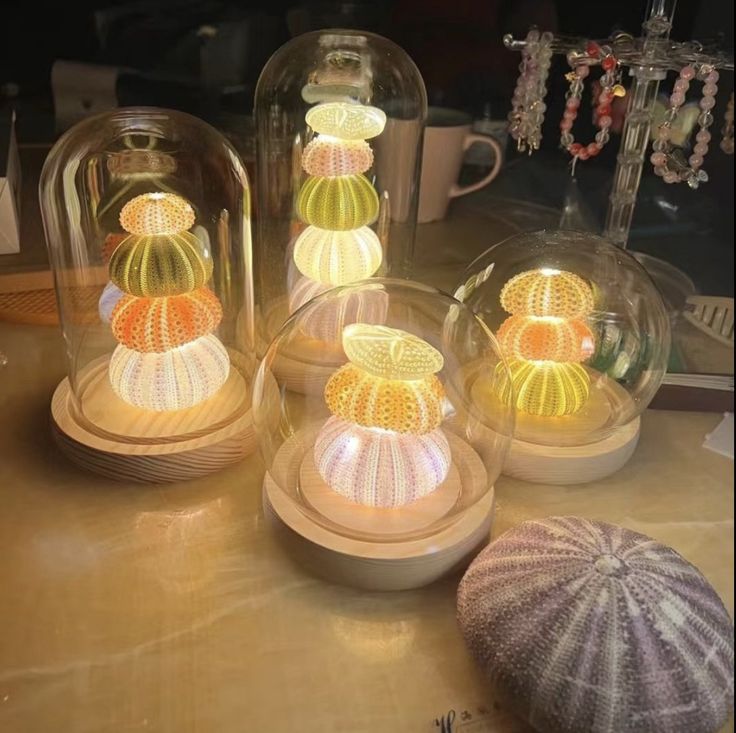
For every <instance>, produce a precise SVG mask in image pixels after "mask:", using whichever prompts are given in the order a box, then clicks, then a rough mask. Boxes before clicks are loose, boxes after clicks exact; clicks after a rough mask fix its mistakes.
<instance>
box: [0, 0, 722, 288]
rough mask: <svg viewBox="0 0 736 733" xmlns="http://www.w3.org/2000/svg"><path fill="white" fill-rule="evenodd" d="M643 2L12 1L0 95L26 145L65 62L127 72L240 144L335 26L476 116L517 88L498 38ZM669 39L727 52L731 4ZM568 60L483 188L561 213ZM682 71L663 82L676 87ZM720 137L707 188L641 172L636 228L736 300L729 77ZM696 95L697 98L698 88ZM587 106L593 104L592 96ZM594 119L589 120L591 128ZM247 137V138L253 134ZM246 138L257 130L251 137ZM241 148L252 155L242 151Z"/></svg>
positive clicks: (127, 79)
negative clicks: (395, 53) (269, 66)
mask: <svg viewBox="0 0 736 733" xmlns="http://www.w3.org/2000/svg"><path fill="white" fill-rule="evenodd" d="M646 10H647V3H646V2H643V1H641V0H634V1H631V0H626V1H625V2H621V0H618V1H613V0H586V1H584V2H583V1H581V0H373V1H370V2H350V3H326V2H311V3H310V2H307V3H303V4H301V5H300V4H295V3H294V2H284V0H269V1H265V0H261V1H260V2H253V3H247V2H241V3H238V2H225V1H222V0H165V1H159V2H143V1H138V2H132V3H131V2H113V3H100V2H99V0H98V1H97V2H94V1H92V0H83V1H82V2H76V3H70V4H61V3H57V4H52V5H46V4H44V5H43V6H41V5H40V4H39V3H37V2H32V1H29V2H26V3H18V4H16V5H15V6H14V7H12V8H9V9H7V8H6V9H5V10H4V16H5V17H4V26H5V33H4V39H3V44H2V52H1V53H2V54H3V58H2V61H1V62H0V104H1V105H2V106H3V107H4V108H8V107H13V108H14V109H15V110H16V113H17V115H18V123H17V126H18V136H19V139H20V141H21V142H26V143H35V142H51V141H52V140H53V139H54V138H55V137H56V136H57V135H58V132H59V130H58V127H59V126H58V124H56V122H55V117H54V105H53V96H52V92H51V84H50V77H51V69H52V65H53V64H54V62H55V61H57V60H59V59H62V60H72V61H82V62H86V63H93V64H100V65H105V66H110V65H112V66H118V67H121V68H122V69H123V72H122V73H121V75H120V77H119V80H118V84H117V98H118V101H119V103H120V104H121V105H129V104H130V105H132V104H150V105H156V106H161V107H171V108H177V109H183V110H186V111H189V112H191V113H193V114H196V115H198V116H200V117H202V118H204V119H206V120H208V121H209V122H211V123H212V124H214V125H215V126H218V127H220V129H223V131H225V132H226V134H227V133H230V136H231V139H233V137H238V135H239V134H240V133H243V139H245V138H247V135H248V134H250V135H251V137H252V133H246V131H247V130H248V129H252V128H249V122H248V117H249V116H250V115H251V114H252V104H253V102H252V100H253V92H254V88H255V83H256V80H257V78H258V74H259V72H260V70H261V68H262V67H263V65H264V63H265V62H266V61H267V60H268V58H269V56H270V54H271V53H272V52H273V51H275V50H276V49H277V48H278V47H279V46H281V45H282V44H283V43H284V42H286V41H287V40H288V39H289V38H290V37H293V36H294V35H297V34H299V33H300V32H304V31H307V30H313V29H318V28H325V27H345V28H361V29H363V30H372V31H375V32H378V33H380V34H382V35H385V36H387V37H389V38H391V39H393V40H395V41H396V42H397V43H398V44H399V45H401V46H402V47H403V48H404V49H406V51H407V52H408V53H409V55H410V56H411V57H412V58H413V59H414V61H415V62H416V63H417V65H418V67H419V69H420V71H421V72H422V75H423V77H424V79H425V82H426V85H427V93H428V97H429V102H430V104H433V105H441V106H446V107H454V108H458V109H462V110H465V111H467V112H469V113H471V114H472V115H473V116H474V117H476V118H477V117H479V116H480V115H481V112H482V110H483V109H484V108H486V109H487V108H490V110H491V112H492V116H493V117H494V118H504V117H505V116H506V115H507V113H508V110H509V100H510V97H511V94H512V92H513V88H514V85H515V83H516V76H517V73H518V68H517V67H518V63H519V56H518V54H516V53H512V52H509V51H507V50H506V49H505V48H504V47H503V44H502V41H501V38H502V36H503V34H504V33H506V32H511V33H514V34H515V35H517V36H522V37H523V36H524V35H525V34H526V32H527V30H528V27H529V26H530V25H532V24H536V25H538V26H539V27H540V28H542V29H548V30H552V31H558V32H561V33H565V34H574V35H580V36H584V37H589V38H604V37H606V36H608V35H609V34H610V32H611V31H612V30H615V29H626V30H629V31H631V32H633V33H638V32H639V31H640V27H641V22H642V19H643V17H644V15H645V13H646ZM672 38H674V39H677V40H685V39H692V38H696V39H698V40H701V41H704V40H711V39H713V40H718V41H719V42H720V43H721V45H722V46H723V47H724V48H725V49H727V50H732V49H733V2H730V1H729V0H680V1H679V2H678V4H677V12H676V19H675V26H674V29H673V32H672ZM566 70H567V66H566V63H565V59H564V58H561V57H556V59H555V63H554V65H553V68H552V71H551V73H550V80H549V84H548V86H549V94H548V97H547V104H548V108H549V109H548V112H547V115H546V120H545V126H544V139H543V149H542V151H540V153H538V154H537V155H536V156H534V157H533V159H532V160H531V161H526V160H525V161H523V165H520V164H521V163H522V161H520V160H519V158H518V156H517V154H516V153H515V151H513V150H509V151H508V160H509V164H508V165H507V166H506V168H505V170H504V173H502V175H501V176H500V177H499V178H498V179H497V181H495V182H494V183H493V184H492V186H491V187H490V188H489V189H488V191H492V192H493V193H494V195H496V194H499V193H500V195H505V196H513V197H517V198H520V199H524V200H533V201H534V202H535V203H541V204H545V205H548V206H552V207H556V208H561V207H562V205H563V203H564V196H565V192H566V190H567V188H568V186H567V181H569V169H568V160H569V159H568V157H567V156H566V155H565V154H564V153H563V152H562V151H560V150H559V148H558V143H559V127H558V122H559V119H560V117H561V114H562V110H563V105H564V93H565V90H566V87H567V82H566V81H565V79H564V73H565V71H566ZM673 80H674V75H672V74H671V75H670V78H669V80H668V82H665V83H664V84H663V85H662V91H663V92H665V93H666V92H667V91H668V87H669V86H671V84H672V82H673ZM719 86H720V91H719V95H718V106H717V107H716V109H715V110H714V114H715V118H716V123H715V124H714V126H713V128H712V131H713V132H714V142H713V144H712V145H711V152H710V154H709V156H708V158H707V159H706V163H705V166H704V168H705V169H706V170H707V171H708V173H709V175H710V177H711V181H710V182H709V183H708V184H706V185H705V186H702V187H701V188H700V189H699V190H698V191H697V192H692V191H690V190H688V189H687V187H686V186H684V185H680V186H665V185H664V184H663V183H662V182H661V181H660V180H658V179H656V178H655V177H654V176H653V174H652V173H651V166H649V165H648V164H647V165H646V168H645V174H644V177H643V180H642V186H641V191H640V196H639V202H638V205H637V212H636V217H635V221H634V227H633V228H632V242H634V243H635V246H636V247H637V248H638V249H641V250H642V251H646V252H649V253H650V254H655V255H656V256H658V257H661V258H663V259H666V260H668V261H670V262H673V263H674V264H676V265H677V266H678V267H679V268H681V269H682V270H684V271H685V272H687V273H688V274H690V275H691V276H692V277H693V279H694V280H696V285H697V286H698V287H699V288H700V290H701V291H702V292H707V293H708V294H719V295H732V294H733V274H732V273H733V237H734V231H733V200H734V193H733V158H732V157H729V156H726V155H724V154H723V153H722V152H721V151H720V149H719V148H718V140H719V139H720V128H721V126H722V120H723V112H724V109H725V104H726V101H727V98H728V92H730V91H731V90H732V89H733V75H732V73H724V74H723V75H722V79H721V81H720V84H719ZM694 91H695V94H694V95H693V98H694V99H697V92H698V89H697V87H696V88H695V90H694ZM584 101H585V100H584ZM586 126H587V129H586ZM594 132H595V130H594V129H593V127H592V122H591V120H590V115H581V116H580V119H579V120H578V123H577V124H576V128H575V134H576V138H578V139H581V140H587V139H592V136H593V134H594ZM619 142H620V137H617V136H614V137H613V139H612V141H611V143H610V144H609V145H608V146H607V147H606V149H605V150H604V151H603V154H602V155H601V156H599V158H596V159H595V160H591V161H588V162H586V163H585V164H584V168H583V169H581V171H580V172H579V175H578V179H579V184H580V191H581V195H582V198H583V203H584V205H585V207H586V208H587V209H589V210H590V211H591V212H592V214H593V216H594V217H596V218H597V220H598V224H599V225H600V226H602V218H603V216H604V212H605V208H606V201H607V197H608V193H609V189H610V182H611V173H612V171H613V167H614V165H615V155H616V151H617V148H618V145H619ZM246 143H247V140H246ZM251 144H252V140H251ZM239 149H240V150H241V153H243V154H244V157H246V156H247V154H248V151H244V150H243V148H242V147H240V148H239Z"/></svg>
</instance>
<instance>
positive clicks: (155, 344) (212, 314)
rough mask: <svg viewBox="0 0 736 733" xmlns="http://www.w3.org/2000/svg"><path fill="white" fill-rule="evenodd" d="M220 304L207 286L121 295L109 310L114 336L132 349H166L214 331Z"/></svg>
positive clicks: (220, 315) (219, 313) (217, 323)
mask: <svg viewBox="0 0 736 733" xmlns="http://www.w3.org/2000/svg"><path fill="white" fill-rule="evenodd" d="M221 320H222V306H221V305H220V301H219V300H218V299H217V296H216V295H215V294H214V293H213V292H212V291H211V290H209V288H197V289H196V290H192V291H191V292H189V293H184V294H183V295H173V296H171V297H169V298H137V297H135V296H133V295H126V296H124V297H123V298H122V299H121V300H120V301H119V302H118V304H117V305H116V306H115V310H114V311H113V313H112V332H113V335H114V336H115V338H116V339H117V340H118V341H119V342H120V343H121V344H123V345H125V346H127V347H128V348H129V349H134V350H135V351H168V350H169V349H173V348H176V347H177V346H181V345H182V344H186V343H189V342H190V341H194V340H195V339H198V338H199V337H200V336H206V335H207V334H208V333H211V332H212V331H214V330H215V329H216V328H217V326H218V325H219V323H220V321H221Z"/></svg>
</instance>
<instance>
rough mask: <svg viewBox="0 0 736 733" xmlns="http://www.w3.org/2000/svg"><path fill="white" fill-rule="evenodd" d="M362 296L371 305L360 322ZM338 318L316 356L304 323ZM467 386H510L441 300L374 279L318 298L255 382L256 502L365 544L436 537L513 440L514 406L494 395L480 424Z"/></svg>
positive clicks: (463, 320) (502, 368) (493, 348)
mask: <svg viewBox="0 0 736 733" xmlns="http://www.w3.org/2000/svg"><path fill="white" fill-rule="evenodd" d="M364 298H367V299H369V300H375V299H378V300H379V301H380V302H381V303H382V304H383V308H382V310H381V311H380V314H379V317H377V318H374V319H373V320H372V321H370V322H368V321H365V320H362V316H361V312H360V309H359V308H356V307H355V302H356V300H360V299H364ZM336 313H340V314H350V317H349V318H347V319H346V318H343V320H342V322H341V333H340V337H339V340H338V342H337V344H335V346H334V348H333V349H332V351H331V352H329V353H325V352H318V351H315V350H314V343H313V338H312V335H311V334H312V333H313V332H314V323H315V322H324V321H325V320H329V321H331V322H334V320H335V316H334V314H336ZM374 315H375V313H374ZM295 356H296V359H295ZM300 356H301V358H299V357H300ZM295 363H299V364H300V365H301V366H300V369H299V370H297V369H295V368H294V364H295ZM305 364H311V368H310V369H309V370H305V368H304V365H305ZM479 380H480V381H482V382H483V383H484V384H489V385H492V386H493V387H494V389H495V390H496V391H498V392H499V393H501V394H503V393H504V392H505V391H507V390H508V383H509V382H508V380H509V378H508V372H507V369H506V365H505V363H504V360H503V358H502V356H501V355H500V352H499V351H498V348H497V345H496V342H495V340H494V338H493V336H492V335H491V334H490V332H489V331H488V330H487V328H486V327H485V326H484V325H483V323H482V322H481V321H480V320H479V319H478V318H476V317H475V315H474V314H473V313H472V312H471V311H470V309H469V308H467V307H466V306H464V305H463V304H461V303H459V302H457V301H456V300H454V299H453V298H451V297H450V296H449V295H446V294H444V293H441V292H440V291H437V290H434V289H433V288H430V287H427V286H424V285H419V284H417V283H413V282H410V281H405V280H396V279H381V278H376V279H370V280H364V281H362V282H360V283H355V284H351V285H346V286H343V287H339V288H334V289H332V290H330V291H328V292H327V293H324V294H322V295H320V296H318V297H316V298H315V299H313V300H312V301H311V302H310V303H308V304H307V305H305V306H304V307H302V308H301V309H299V310H298V311H297V312H296V313H295V314H294V315H292V316H291V318H289V320H288V321H287V322H286V324H285V325H284V326H283V328H282V329H281V331H280V332H279V334H278V335H277V336H276V338H275V339H274V340H273V342H272V343H271V345H270V346H269V348H268V349H267V351H266V355H265V357H264V359H263V361H262V362H261V365H260V367H259V369H258V372H257V376H256V380H255V386H254V403H253V404H254V422H255V424H256V428H257V432H258V436H259V443H260V447H261V451H262V454H263V457H264V460H265V463H266V471H267V473H266V479H265V483H264V488H265V491H266V496H267V499H268V501H269V502H270V504H272V505H273V506H274V507H275V508H276V511H277V512H278V513H279V514H280V515H281V516H282V518H284V517H285V516H289V515H291V516H293V515H294V513H295V512H298V513H300V514H302V515H304V516H306V517H307V518H308V519H309V520H310V521H312V522H314V523H316V524H318V525H320V526H321V527H323V528H325V529H326V530H328V531H329V532H332V533H335V534H337V535H341V536H343V537H347V538H353V539H359V540H362V541H365V542H371V543H376V542H377V543H384V542H386V543H390V542H394V543H396V542H405V541H407V540H409V539H413V538H422V537H427V536H434V535H435V534H436V533H438V532H439V531H441V530H442V529H443V528H446V527H448V526H449V525H452V524H453V522H457V521H460V520H461V518H462V517H463V516H464V515H465V514H467V513H468V512H471V511H473V509H474V508H475V507H476V506H477V505H478V504H479V503H481V502H484V501H485V500H487V499H488V497H489V492H491V491H492V487H493V483H494V481H495V480H496V478H497V477H498V475H499V474H500V472H501V467H502V465H503V460H504V456H505V454H506V451H507V449H508V447H509V444H510V441H511V434H512V431H513V421H514V417H513V414H514V409H513V406H512V405H511V404H510V403H508V402H504V401H503V400H500V399H499V400H497V401H496V404H495V407H494V413H493V420H492V421H490V420H489V419H488V418H487V416H485V415H484V414H482V413H481V412H480V411H479V410H478V409H477V407H476V405H475V403H474V400H473V390H474V385H475V384H476V383H477V382H478V381H479ZM295 523H298V520H297V522H295Z"/></svg>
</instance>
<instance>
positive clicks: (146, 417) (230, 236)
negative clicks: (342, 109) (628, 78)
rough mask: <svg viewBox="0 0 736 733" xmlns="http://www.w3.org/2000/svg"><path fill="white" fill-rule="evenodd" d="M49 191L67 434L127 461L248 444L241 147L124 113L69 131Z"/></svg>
mask: <svg viewBox="0 0 736 733" xmlns="http://www.w3.org/2000/svg"><path fill="white" fill-rule="evenodd" d="M40 198H41V210H42V214H43V220H44V226H45V230H46V239H47V244H48V250H49V258H50V261H51V266H52V268H53V271H54V277H55V284H56V290H57V297H58V302H59V311H60V318H61V326H62V330H63V333H64V341H65V345H66V357H67V367H68V380H65V382H64V383H62V389H61V392H59V391H57V395H56V396H55V401H54V418H55V420H56V428H57V431H60V434H61V433H66V434H68V433H69V432H71V433H72V435H71V437H72V438H73V439H74V440H75V441H77V442H81V443H83V444H85V445H87V444H88V443H90V442H91V443H92V444H94V445H95V446H97V447H98V448H99V449H100V450H102V451H112V452H113V453H117V454H119V456H120V457H121V460H123V458H122V457H123V456H126V455H127V456H129V455H131V454H134V453H139V454H141V455H146V456H149V457H151V456H161V455H173V454H175V453H178V452H180V451H184V452H187V451H191V450H201V449H202V447H203V445H205V444H207V443H208V441H210V440H211V441H212V442H213V444H218V443H219V440H220V439H221V438H227V440H228V441H230V442H229V443H228V445H229V446H230V447H229V449H228V452H227V455H225V454H224V453H223V454H222V455H221V457H220V460H214V461H213V463H212V467H217V465H220V463H221V462H228V461H229V460H234V459H236V458H237V457H239V456H240V455H241V454H242V453H243V452H245V451H247V450H248V449H249V448H250V446H251V445H252V437H250V438H247V437H244V435H243V430H244V429H245V427H246V423H249V405H250V382H251V375H252V373H253V370H254V361H255V355H254V321H253V314H254V306H253V284H252V283H253V277H252V245H251V232H250V190H249V186H248V180H247V176H246V173H245V169H244V167H243V164H242V162H241V161H240V159H239V158H238V156H237V154H236V153H235V151H234V150H233V149H232V147H231V146H230V145H229V143H228V142H227V141H226V140H225V139H224V138H223V137H222V136H221V135H220V133H218V132H217V131H216V130H215V129H213V128H212V127H210V126H209V125H207V124H205V123H204V122H202V121H201V120H198V119H196V118H194V117H191V116H190V115H187V114H183V113H180V112H173V111H169V110H162V109H154V108H130V109H118V110H114V111H112V112H109V113H105V114H102V115H99V116H96V117H93V118H90V119H88V120H85V121H83V122H81V123H79V124H78V125H76V126H75V127H73V128H72V129H71V130H69V131H68V132H67V133H66V134H65V135H64V136H62V137H61V138H60V140H59V141H58V142H57V143H56V145H55V146H54V147H53V148H52V150H51V152H50V153H49V156H48V158H47V160H46V163H45V165H44V169H43V173H42V176H41V183H40ZM59 410H61V412H59ZM62 413H63V416H62ZM57 417H58V419H57ZM60 422H61V423H64V424H63V425H60V424H59V423H60ZM248 430H249V429H248ZM248 430H246V432H248ZM241 438H242V439H243V441H244V442H242V444H240V443H238V440H240V439H241ZM200 468H201V469H202V470H201V471H200V472H205V471H206V466H204V465H202V466H200ZM115 472H116V471H110V473H115ZM122 473H123V474H124V473H125V470H123V471H122ZM175 473H176V472H175ZM195 473H196V471H195ZM178 476H179V474H177V477H178ZM161 478H165V476H162V477H161Z"/></svg>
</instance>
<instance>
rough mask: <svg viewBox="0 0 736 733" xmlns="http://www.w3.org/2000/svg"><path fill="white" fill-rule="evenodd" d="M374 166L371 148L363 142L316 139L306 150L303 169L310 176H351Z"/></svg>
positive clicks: (303, 155) (303, 156)
mask: <svg viewBox="0 0 736 733" xmlns="http://www.w3.org/2000/svg"><path fill="white" fill-rule="evenodd" d="M372 165H373V151H372V150H371V146H370V145H368V143H367V142H365V141H363V140H326V139H325V138H322V137H316V138H314V140H312V142H310V143H309V145H307V147H306V148H304V152H303V153H302V167H303V168H304V170H305V171H306V172H307V173H308V174H309V175H310V176H319V177H321V178H325V177H327V176H350V175H355V174H357V173H365V172H366V171H367V170H368V169H369V168H370V167H371V166H372Z"/></svg>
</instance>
